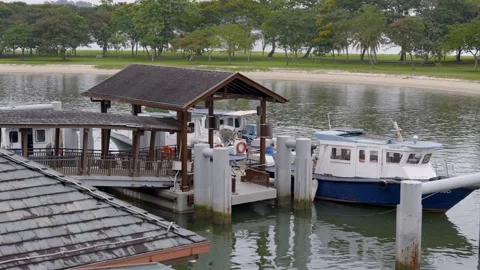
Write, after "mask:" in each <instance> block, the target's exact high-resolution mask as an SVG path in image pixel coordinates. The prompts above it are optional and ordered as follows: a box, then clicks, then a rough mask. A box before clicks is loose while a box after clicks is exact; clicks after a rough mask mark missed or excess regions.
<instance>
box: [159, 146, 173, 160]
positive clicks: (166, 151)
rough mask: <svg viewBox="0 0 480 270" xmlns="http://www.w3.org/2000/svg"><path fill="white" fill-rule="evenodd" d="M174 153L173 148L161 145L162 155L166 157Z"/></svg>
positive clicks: (171, 156)
mask: <svg viewBox="0 0 480 270" xmlns="http://www.w3.org/2000/svg"><path fill="white" fill-rule="evenodd" d="M174 155H175V150H173V148H171V147H168V146H164V147H162V156H163V157H166V158H173V157H174Z"/></svg>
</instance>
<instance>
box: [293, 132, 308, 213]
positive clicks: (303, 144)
mask: <svg viewBox="0 0 480 270" xmlns="http://www.w3.org/2000/svg"><path fill="white" fill-rule="evenodd" d="M311 146H312V141H311V140H310V139H307V138H298V139H297V140H296V147H295V149H296V158H295V193H294V200H295V209H310V208H311V206H312V162H311V160H312V158H311V154H310V151H311Z"/></svg>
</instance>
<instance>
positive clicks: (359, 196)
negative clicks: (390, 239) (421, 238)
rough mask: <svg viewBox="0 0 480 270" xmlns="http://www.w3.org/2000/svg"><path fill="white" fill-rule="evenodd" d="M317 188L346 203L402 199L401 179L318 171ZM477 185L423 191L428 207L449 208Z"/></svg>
mask: <svg viewBox="0 0 480 270" xmlns="http://www.w3.org/2000/svg"><path fill="white" fill-rule="evenodd" d="M314 178H315V179H317V180H318V189H317V193H316V196H315V199H320V200H328V201H337V202H345V203H357V204H368V205H377V206H386V207H396V205H398V204H399V203H400V181H396V180H393V181H387V180H380V179H377V180H375V179H353V178H350V179H345V178H335V177H325V176H321V175H315V176H314ZM473 191H474V189H469V188H457V189H452V190H447V191H444V192H438V193H435V194H426V195H423V199H422V206H423V209H424V210H425V211H431V212H446V211H448V210H449V209H450V208H452V207H453V206H455V205H456V204H457V203H459V202H460V201H461V200H463V199H464V198H465V197H467V196H468V195H470V194H471V193H472V192H473Z"/></svg>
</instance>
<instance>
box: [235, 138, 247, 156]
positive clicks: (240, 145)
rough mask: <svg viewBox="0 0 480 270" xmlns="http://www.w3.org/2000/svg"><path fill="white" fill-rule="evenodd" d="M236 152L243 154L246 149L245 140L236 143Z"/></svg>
mask: <svg viewBox="0 0 480 270" xmlns="http://www.w3.org/2000/svg"><path fill="white" fill-rule="evenodd" d="M236 149H237V153H238V154H244V153H245V151H246V150H247V144H246V143H245V142H243V141H242V142H239V143H237V148H236Z"/></svg>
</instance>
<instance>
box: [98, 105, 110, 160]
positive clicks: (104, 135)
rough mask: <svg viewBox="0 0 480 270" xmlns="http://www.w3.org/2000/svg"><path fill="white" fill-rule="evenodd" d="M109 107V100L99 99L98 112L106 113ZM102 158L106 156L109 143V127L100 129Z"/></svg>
mask: <svg viewBox="0 0 480 270" xmlns="http://www.w3.org/2000/svg"><path fill="white" fill-rule="evenodd" d="M110 107H111V103H110V100H102V101H100V112H101V113H107V111H108V109H109V108H110ZM101 134H102V139H101V142H102V149H101V150H102V158H103V157H105V156H107V154H108V149H109V143H110V130H109V129H102V133H101Z"/></svg>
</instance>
